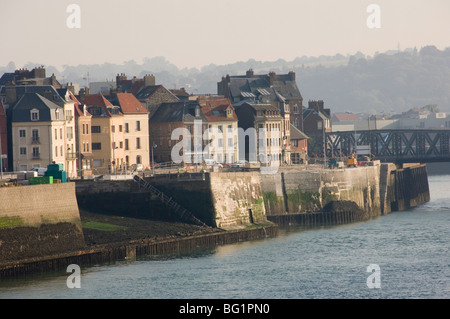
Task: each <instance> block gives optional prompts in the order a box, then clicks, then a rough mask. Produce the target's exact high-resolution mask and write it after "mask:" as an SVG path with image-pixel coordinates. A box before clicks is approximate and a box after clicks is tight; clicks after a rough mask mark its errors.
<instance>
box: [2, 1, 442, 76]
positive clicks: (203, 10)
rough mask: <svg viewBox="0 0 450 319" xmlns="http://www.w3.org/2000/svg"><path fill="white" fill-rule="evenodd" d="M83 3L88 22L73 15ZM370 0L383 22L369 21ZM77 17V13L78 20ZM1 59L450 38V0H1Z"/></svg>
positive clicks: (244, 52)
mask: <svg viewBox="0 0 450 319" xmlns="http://www.w3.org/2000/svg"><path fill="white" fill-rule="evenodd" d="M70 4H77V5H78V6H79V8H80V15H79V17H80V20H79V21H80V25H79V26H80V27H79V28H69V27H68V25H67V19H68V17H69V16H71V14H73V11H70V12H69V13H68V12H67V11H66V10H67V7H68V6H69V5H70ZM370 4H376V5H378V6H379V8H380V16H379V17H380V20H379V21H380V23H381V24H380V28H369V27H368V25H367V19H368V17H369V16H371V15H372V14H374V13H375V12H373V11H371V12H369V13H368V12H367V7H368V6H369V5H370ZM71 21H72V22H73V21H75V20H71ZM0 30H1V42H0V66H5V65H7V64H8V63H9V62H10V61H14V62H15V63H16V66H17V67H21V66H22V65H24V64H26V63H28V62H32V63H41V64H44V65H54V66H57V67H61V66H62V65H65V64H68V65H79V64H102V63H105V62H110V63H123V62H124V61H129V60H135V61H136V62H137V63H138V64H139V63H142V61H143V59H144V58H145V57H150V58H151V57H154V56H164V57H165V58H166V59H167V60H168V61H170V62H172V63H173V64H175V65H177V66H178V67H180V68H183V67H198V68H200V67H202V66H204V65H208V64H211V63H214V64H220V65H222V64H228V63H234V62H237V61H247V60H248V59H250V58H253V59H255V60H261V61H274V60H277V59H280V58H281V59H285V60H288V61H289V60H293V59H294V58H295V57H301V56H304V55H306V56H319V55H335V54H337V53H341V54H344V55H346V54H348V53H350V54H354V53H356V52H357V51H361V52H363V53H364V54H369V55H372V54H373V53H374V52H376V51H379V52H383V51H386V50H391V49H397V48H398V45H399V44H400V49H405V48H409V47H417V48H418V49H420V48H421V47H423V46H426V45H435V46H437V47H438V48H439V49H444V48H446V47H449V46H450V34H449V33H450V1H449V0H220V1H216V0H127V1H125V0H119V1H116V0H89V1H87V0H0Z"/></svg>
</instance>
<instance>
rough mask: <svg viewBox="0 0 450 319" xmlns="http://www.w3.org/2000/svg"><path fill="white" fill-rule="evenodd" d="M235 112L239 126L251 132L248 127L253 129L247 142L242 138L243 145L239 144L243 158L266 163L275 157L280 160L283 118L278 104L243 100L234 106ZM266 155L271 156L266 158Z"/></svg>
mask: <svg viewBox="0 0 450 319" xmlns="http://www.w3.org/2000/svg"><path fill="white" fill-rule="evenodd" d="M236 114H237V117H238V123H239V124H238V125H239V127H240V128H242V129H243V130H244V131H245V132H249V133H251V130H249V129H254V134H251V135H249V137H248V142H247V141H245V140H243V141H242V142H244V141H245V145H240V148H241V149H242V150H243V152H244V153H245V160H247V161H251V162H253V161H258V160H259V161H260V162H262V163H268V162H270V160H271V159H275V160H277V161H280V162H282V161H283V157H282V154H281V150H282V149H281V146H282V127H283V125H284V119H283V117H282V116H281V114H280V109H279V107H278V105H277V104H260V103H248V102H245V103H243V104H241V105H239V106H238V107H237V108H236ZM248 130H249V131H248ZM252 140H253V141H254V142H252ZM260 155H263V157H261V156H260ZM267 155H270V156H271V157H270V158H269V159H268V157H267ZM240 156H241V155H240ZM240 159H241V158H240Z"/></svg>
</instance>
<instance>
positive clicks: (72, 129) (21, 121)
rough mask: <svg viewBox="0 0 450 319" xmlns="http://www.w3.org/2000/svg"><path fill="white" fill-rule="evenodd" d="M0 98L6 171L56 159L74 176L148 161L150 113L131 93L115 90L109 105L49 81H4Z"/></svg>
mask: <svg viewBox="0 0 450 319" xmlns="http://www.w3.org/2000/svg"><path fill="white" fill-rule="evenodd" d="M0 101H1V102H2V106H5V105H6V108H4V109H6V114H7V119H8V120H7V123H6V126H7V131H8V134H7V136H8V139H7V142H6V144H7V146H8V147H7V153H8V155H9V156H8V158H7V160H8V164H9V169H10V170H13V171H28V170H32V169H33V168H41V167H43V168H45V167H47V165H48V164H50V163H57V164H63V167H64V170H66V171H67V176H68V177H70V178H75V177H79V176H90V175H97V174H107V173H111V172H117V171H118V170H120V171H123V170H125V169H126V170H130V169H133V168H135V167H136V166H138V165H139V164H140V165H146V166H147V167H148V166H149V165H150V162H149V155H148V154H149V142H148V141H149V140H148V119H149V116H148V111H147V110H146V109H145V108H144V107H142V105H141V104H140V103H139V101H138V100H137V99H136V98H135V97H134V96H133V95H132V94H130V93H119V94H117V95H116V99H115V100H114V101H113V102H114V103H115V104H112V103H111V102H110V101H108V100H106V99H105V98H104V97H103V96H102V95H87V96H84V99H83V100H82V101H80V100H79V99H78V98H77V97H76V96H75V95H74V94H73V93H72V92H71V91H70V90H68V89H65V88H59V89H56V88H55V87H53V86H51V85H7V86H3V87H2V88H1V89H0ZM2 127H3V125H2ZM2 141H3V139H2ZM2 144H4V143H2ZM2 148H3V147H2ZM143 168H145V167H143Z"/></svg>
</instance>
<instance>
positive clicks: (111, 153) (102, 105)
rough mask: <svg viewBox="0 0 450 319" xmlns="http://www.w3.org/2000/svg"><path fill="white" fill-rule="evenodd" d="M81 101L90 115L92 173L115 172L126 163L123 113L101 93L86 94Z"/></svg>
mask: <svg viewBox="0 0 450 319" xmlns="http://www.w3.org/2000/svg"><path fill="white" fill-rule="evenodd" d="M82 103H83V104H85V105H86V107H87V112H89V114H91V115H92V118H91V123H92V124H91V130H90V132H91V138H92V144H91V146H92V147H91V151H92V155H93V167H92V170H93V173H94V174H95V175H97V174H117V173H118V172H120V171H121V170H122V169H123V168H125V163H126V162H125V153H124V151H125V145H124V124H125V122H124V116H123V113H122V112H121V110H120V107H119V106H117V105H113V104H112V103H111V102H110V101H109V100H107V99H106V98H105V97H104V96H103V95H102V94H89V95H86V96H85V97H84V99H83V100H82Z"/></svg>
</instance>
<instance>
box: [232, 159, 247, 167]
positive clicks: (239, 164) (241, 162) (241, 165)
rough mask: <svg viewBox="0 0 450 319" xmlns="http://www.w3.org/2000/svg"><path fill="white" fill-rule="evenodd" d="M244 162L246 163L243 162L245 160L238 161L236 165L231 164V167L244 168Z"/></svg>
mask: <svg viewBox="0 0 450 319" xmlns="http://www.w3.org/2000/svg"><path fill="white" fill-rule="evenodd" d="M246 162H247V161H245V160H240V161H237V162H236V163H233V164H231V167H245V163H246Z"/></svg>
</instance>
